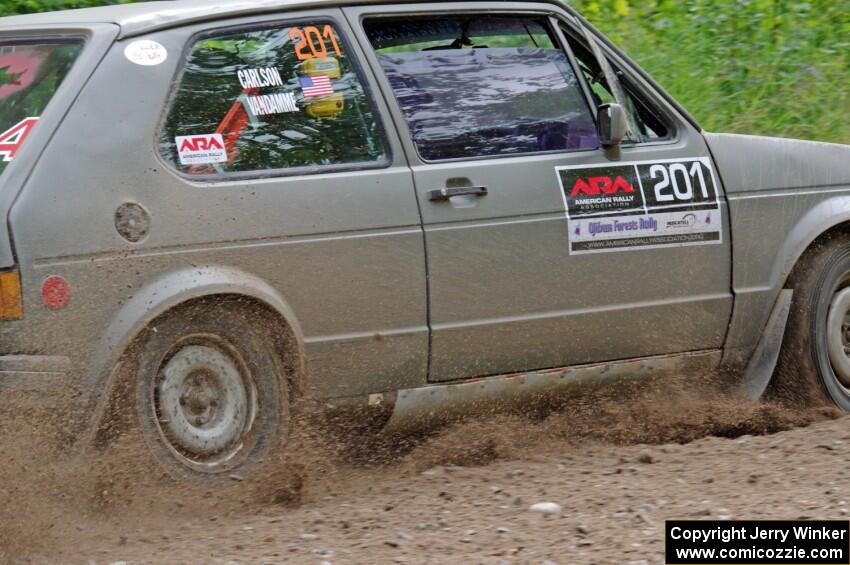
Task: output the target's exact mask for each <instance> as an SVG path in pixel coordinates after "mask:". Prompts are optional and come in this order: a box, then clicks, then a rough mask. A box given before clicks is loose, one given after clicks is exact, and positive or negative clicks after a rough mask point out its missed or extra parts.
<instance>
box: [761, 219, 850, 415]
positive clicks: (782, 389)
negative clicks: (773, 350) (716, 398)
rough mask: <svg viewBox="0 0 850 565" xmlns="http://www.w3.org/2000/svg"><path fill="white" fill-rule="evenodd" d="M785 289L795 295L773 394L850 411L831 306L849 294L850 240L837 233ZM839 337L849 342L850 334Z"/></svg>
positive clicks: (816, 248)
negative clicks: (833, 339) (833, 348)
mask: <svg viewBox="0 0 850 565" xmlns="http://www.w3.org/2000/svg"><path fill="white" fill-rule="evenodd" d="M787 287H788V288H792V289H793V290H794V296H793V301H792V304H791V312H790V315H789V319H788V325H787V327H786V330H785V337H784V340H783V343H782V351H781V353H780V356H779V363H778V365H777V370H776V372H775V373H774V378H773V381H772V382H771V386H770V389H769V394H770V395H771V396H773V397H774V398H778V399H780V400H782V401H785V402H787V403H790V404H794V405H798V406H799V405H810V406H813V405H823V404H830V403H831V404H834V405H835V406H837V407H838V408H839V409H841V410H843V411H845V412H850V379H848V375H847V374H846V373H847V371H846V370H844V371H843V372H842V370H841V368H840V365H834V363H833V361H832V359H835V358H836V357H835V355H834V354H833V356H832V357H831V356H830V351H829V338H830V335H829V325H828V322H829V321H830V312H831V311H832V310H835V309H834V308H832V307H831V306H832V305H833V303H834V302H835V304H836V305H838V304H839V303H840V301H839V300H838V297H839V295H841V294H842V293H843V292H844V291H847V292H848V293H850V237H848V236H846V235H844V234H835V235H833V236H828V237H826V238H824V239H822V240H820V241H818V242H816V243H815V244H814V245H813V246H812V247H811V248H810V249H809V250H808V251H807V252H806V254H805V255H804V256H803V257H802V258H801V259H800V261H799V262H798V264H797V266H796V267H795V268H794V272H793V273H792V275H791V277H790V279H789V281H788V284H787ZM845 302H846V301H845ZM836 313H837V311H836V312H834V313H833V315H835V314H836ZM841 315H842V316H843V313H841ZM831 327H833V328H834V327H835V325H834V324H833V325H832V326H831ZM841 333H843V334H845V335H846V337H847V338H850V332H847V331H843V332H841ZM836 367H839V369H838V371H837V370H836Z"/></svg>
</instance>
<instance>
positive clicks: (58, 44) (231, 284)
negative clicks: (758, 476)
mask: <svg viewBox="0 0 850 565" xmlns="http://www.w3.org/2000/svg"><path fill="white" fill-rule="evenodd" d="M0 131H2V132H3V133H2V135H0V159H2V162H1V163H0V172H2V176H0V218H2V226H0V395H2V394H4V393H5V394H7V395H8V394H11V392H12V391H16V390H19V389H23V390H28V391H39V390H44V391H49V390H52V391H62V392H67V391H73V394H63V395H62V397H63V398H64V399H66V400H67V402H68V403H69V405H68V406H67V408H63V409H66V410H67V414H68V422H79V425H76V427H74V426H71V425H70V424H69V427H73V428H74V430H75V432H74V433H75V436H76V437H78V438H82V439H85V442H88V441H95V442H96V441H98V438H99V437H101V436H102V434H101V435H99V434H100V431H101V430H103V429H105V427H108V422H107V420H109V419H110V418H115V417H116V415H118V416H122V415H123V416H125V417H126V419H128V420H129V421H131V422H133V423H134V424H135V425H137V426H138V428H139V429H140V430H141V432H142V436H143V437H144V438H145V441H146V443H147V444H148V445H149V447H150V451H151V453H152V454H153V455H154V457H155V458H156V459H157V460H158V461H159V462H160V463H161V464H162V465H163V466H164V467H165V468H166V469H168V470H169V471H171V472H172V473H173V474H175V475H177V476H180V477H185V478H187V479H189V480H198V481H208V480H215V479H216V477H221V476H223V475H226V474H228V473H231V472H233V470H234V469H237V468H239V469H241V470H240V472H249V471H250V470H252V469H254V468H256V467H258V466H260V465H261V463H262V462H263V461H269V460H271V459H272V458H270V457H269V455H270V453H271V452H272V451H273V450H275V449H278V448H281V447H282V448H284V449H285V444H286V437H287V436H288V434H289V433H290V432H291V431H292V430H291V428H292V425H293V417H292V416H293V410H294V409H296V408H298V407H300V406H305V405H314V406H320V407H334V408H345V407H351V408H357V407H362V408H364V409H365V410H367V411H368V410H369V409H370V407H371V409H374V410H376V411H381V413H387V414H391V417H392V418H402V417H414V416H425V417H432V416H437V415H442V414H447V413H451V412H463V411H464V410H465V407H467V406H469V404H470V403H473V402H476V401H479V400H487V399H498V398H520V397H524V396H528V395H535V394H542V393H544V392H546V393H549V392H551V391H554V390H556V389H558V388H559V387H564V386H568V385H570V384H572V383H575V382H583V381H588V380H595V379H608V378H625V377H631V378H647V377H649V376H651V375H658V374H661V373H665V372H673V371H679V372H682V373H685V374H688V372H689V371H695V370H704V369H711V370H714V369H725V370H726V371H727V372H729V373H732V374H735V375H737V377H736V378H737V381H735V382H732V384H730V385H729V387H730V390H732V391H738V392H740V393H741V394H744V395H747V396H749V397H752V398H756V397H759V396H760V395H761V394H762V393H763V391H764V390H765V388H766V387H768V385H769V384H770V386H772V387H774V388H775V389H776V390H780V389H786V390H788V389H793V388H794V387H800V388H801V389H805V390H809V389H812V386H813V385H814V386H815V387H816V388H814V389H813V390H815V391H816V394H815V396H817V397H818V399H820V400H829V401H831V402H832V403H834V404H835V405H837V406H838V407H840V408H842V409H844V410H849V409H850V358H848V351H850V329H849V328H850V223H848V220H850V148H848V147H845V146H841V145H832V144H825V143H816V142H807V141H793V140H787V139H772V138H764V137H750V136H743V135H726V134H715V133H708V132H706V131H703V130H702V128H701V127H700V126H699V124H698V123H697V122H696V121H695V120H694V118H693V117H692V116H690V115H689V114H688V113H687V112H686V111H685V110H684V109H683V108H682V107H680V106H679V105H678V104H677V103H676V101H675V100H673V98H671V97H670V96H669V95H668V94H667V93H665V92H664V90H662V88H661V87H659V86H658V85H657V84H656V83H655V82H653V80H652V79H651V78H650V77H649V76H648V75H647V74H646V73H645V72H644V71H642V70H641V69H640V67H638V66H637V65H636V64H635V63H633V62H632V61H631V60H629V59H628V58H627V57H626V56H625V55H624V54H623V53H622V52H621V51H619V50H618V49H617V48H616V47H615V46H614V45H612V44H611V43H610V42H609V41H608V40H607V39H606V38H605V37H603V36H602V35H601V34H600V33H599V32H598V31H597V30H595V29H594V28H593V27H592V26H591V25H589V24H588V22H587V21H585V20H584V19H582V18H581V17H580V16H579V15H578V14H577V13H575V12H574V11H573V10H572V9H570V8H568V7H566V6H564V5H562V4H560V3H557V2H545V1H527V2H526V1H520V2H483V1H468V2H448V1H446V2H439V3H424V2H405V3H398V4H393V3H374V2H365V1H357V0H355V1H351V2H341V1H339V0H285V1H283V0H265V1H256V0H252V1H238V2H228V3H221V2H215V1H208V0H191V1H188V0H186V1H177V2H155V3H141V4H131V5H121V6H113V7H106V8H96V9H89V10H81V11H69V12H61V13H49V14H37V15H30V16H21V17H12V18H6V19H3V20H0ZM777 360H778V361H777ZM775 368H776V369H775ZM774 369H775V370H774ZM771 378H772V382H770V381H771ZM122 391H124V392H122ZM127 391H129V393H126V392H127ZM70 404H73V406H70ZM73 414H81V415H82V416H81V417H80V418H73V417H72V415H73ZM85 442H81V443H85Z"/></svg>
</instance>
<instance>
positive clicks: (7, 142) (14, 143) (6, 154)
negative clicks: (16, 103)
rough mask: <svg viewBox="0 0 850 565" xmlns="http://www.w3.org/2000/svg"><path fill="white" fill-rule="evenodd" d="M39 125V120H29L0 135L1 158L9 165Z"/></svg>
mask: <svg viewBox="0 0 850 565" xmlns="http://www.w3.org/2000/svg"><path fill="white" fill-rule="evenodd" d="M37 123H38V118H27V119H25V120H23V121H21V122H18V123H17V124H16V125H14V126H12V127H11V128H9V129H8V130H6V131H5V132H3V133H0V157H2V158H3V161H5V162H6V163H8V162H9V161H11V160H12V159H14V158H15V155H17V154H18V150H19V149H20V148H21V145H23V143H24V141H26V139H27V137H29V134H30V132H32V128H34V127H35V124H37Z"/></svg>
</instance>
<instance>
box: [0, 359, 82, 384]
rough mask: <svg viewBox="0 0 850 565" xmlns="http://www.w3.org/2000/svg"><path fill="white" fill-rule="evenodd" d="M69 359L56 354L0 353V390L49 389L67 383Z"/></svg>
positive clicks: (69, 366)
mask: <svg viewBox="0 0 850 565" xmlns="http://www.w3.org/2000/svg"><path fill="white" fill-rule="evenodd" d="M70 369H71V360H70V359H69V358H68V357H63V356H57V355H0V392H2V391H9V390H12V391H24V392H36V391H50V390H57V389H61V388H62V387H64V386H65V385H66V384H67V378H68V373H69V371H70Z"/></svg>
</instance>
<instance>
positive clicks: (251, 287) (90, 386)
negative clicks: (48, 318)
mask: <svg viewBox="0 0 850 565" xmlns="http://www.w3.org/2000/svg"><path fill="white" fill-rule="evenodd" d="M222 294H229V295H239V296H244V297H248V298H253V299H255V300H257V301H259V302H262V303H263V304H265V305H267V306H268V307H269V308H271V309H272V310H273V311H275V312H277V313H278V314H279V315H280V316H281V318H283V320H285V321H286V323H287V324H289V329H290V330H291V332H292V335H294V336H295V340H296V341H297V348H298V351H299V353H301V354H302V355H301V358H302V359H303V352H304V334H303V332H302V330H301V326H300V325H299V323H298V319H297V318H296V316H295V313H294V312H293V310H292V308H290V306H289V304H288V303H287V302H286V300H285V299H284V298H283V297H282V296H281V295H280V293H278V292H277V291H276V290H275V289H274V288H273V287H272V286H271V285H270V284H269V283H267V282H266V281H264V280H263V279H261V278H259V277H257V276H255V275H252V274H250V273H246V272H244V271H241V270H238V269H234V268H231V267H225V266H204V267H191V268H185V269H180V270H176V271H171V272H168V273H165V274H163V275H161V276H160V277H158V278H156V279H154V280H152V281H150V282H149V283H147V284H146V285H144V286H143V287H142V288H141V289H140V291H139V292H137V293H136V294H135V296H134V297H133V298H132V299H131V300H130V301H128V302H127V303H126V304H124V306H123V307H122V308H121V309H120V310H119V311H118V313H117V314H116V315H115V316H114V317H113V318H112V320H111V322H110V323H109V326H108V327H107V329H106V331H105V332H104V333H103V335H102V337H101V339H100V342H99V343H98V346H97V349H96V351H95V354H94V357H93V362H92V364H91V367H90V369H89V371H88V373H87V375H86V378H85V384H86V389H85V390H86V391H88V392H90V393H91V394H92V395H93V397H94V399H95V402H96V401H97V399H98V398H99V396H100V395H101V394H102V393H103V392H104V391H106V390H108V389H109V383H108V382H107V381H108V380H109V378H110V376H111V374H112V373H113V368H114V367H116V366H117V364H118V362H119V361H120V359H121V356H122V355H123V354H124V352H125V351H126V350H127V348H128V347H129V346H130V344H131V343H132V342H133V340H134V339H135V338H136V336H138V335H139V333H140V332H141V331H142V330H143V329H144V328H145V327H146V326H147V325H148V324H149V323H151V321H153V320H154V319H156V318H157V317H158V316H160V315H162V314H164V313H165V312H167V311H168V310H170V309H171V308H174V307H175V306H177V305H179V304H182V303H185V302H187V301H189V300H193V299H196V298H203V297H205V296H214V295H222Z"/></svg>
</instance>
